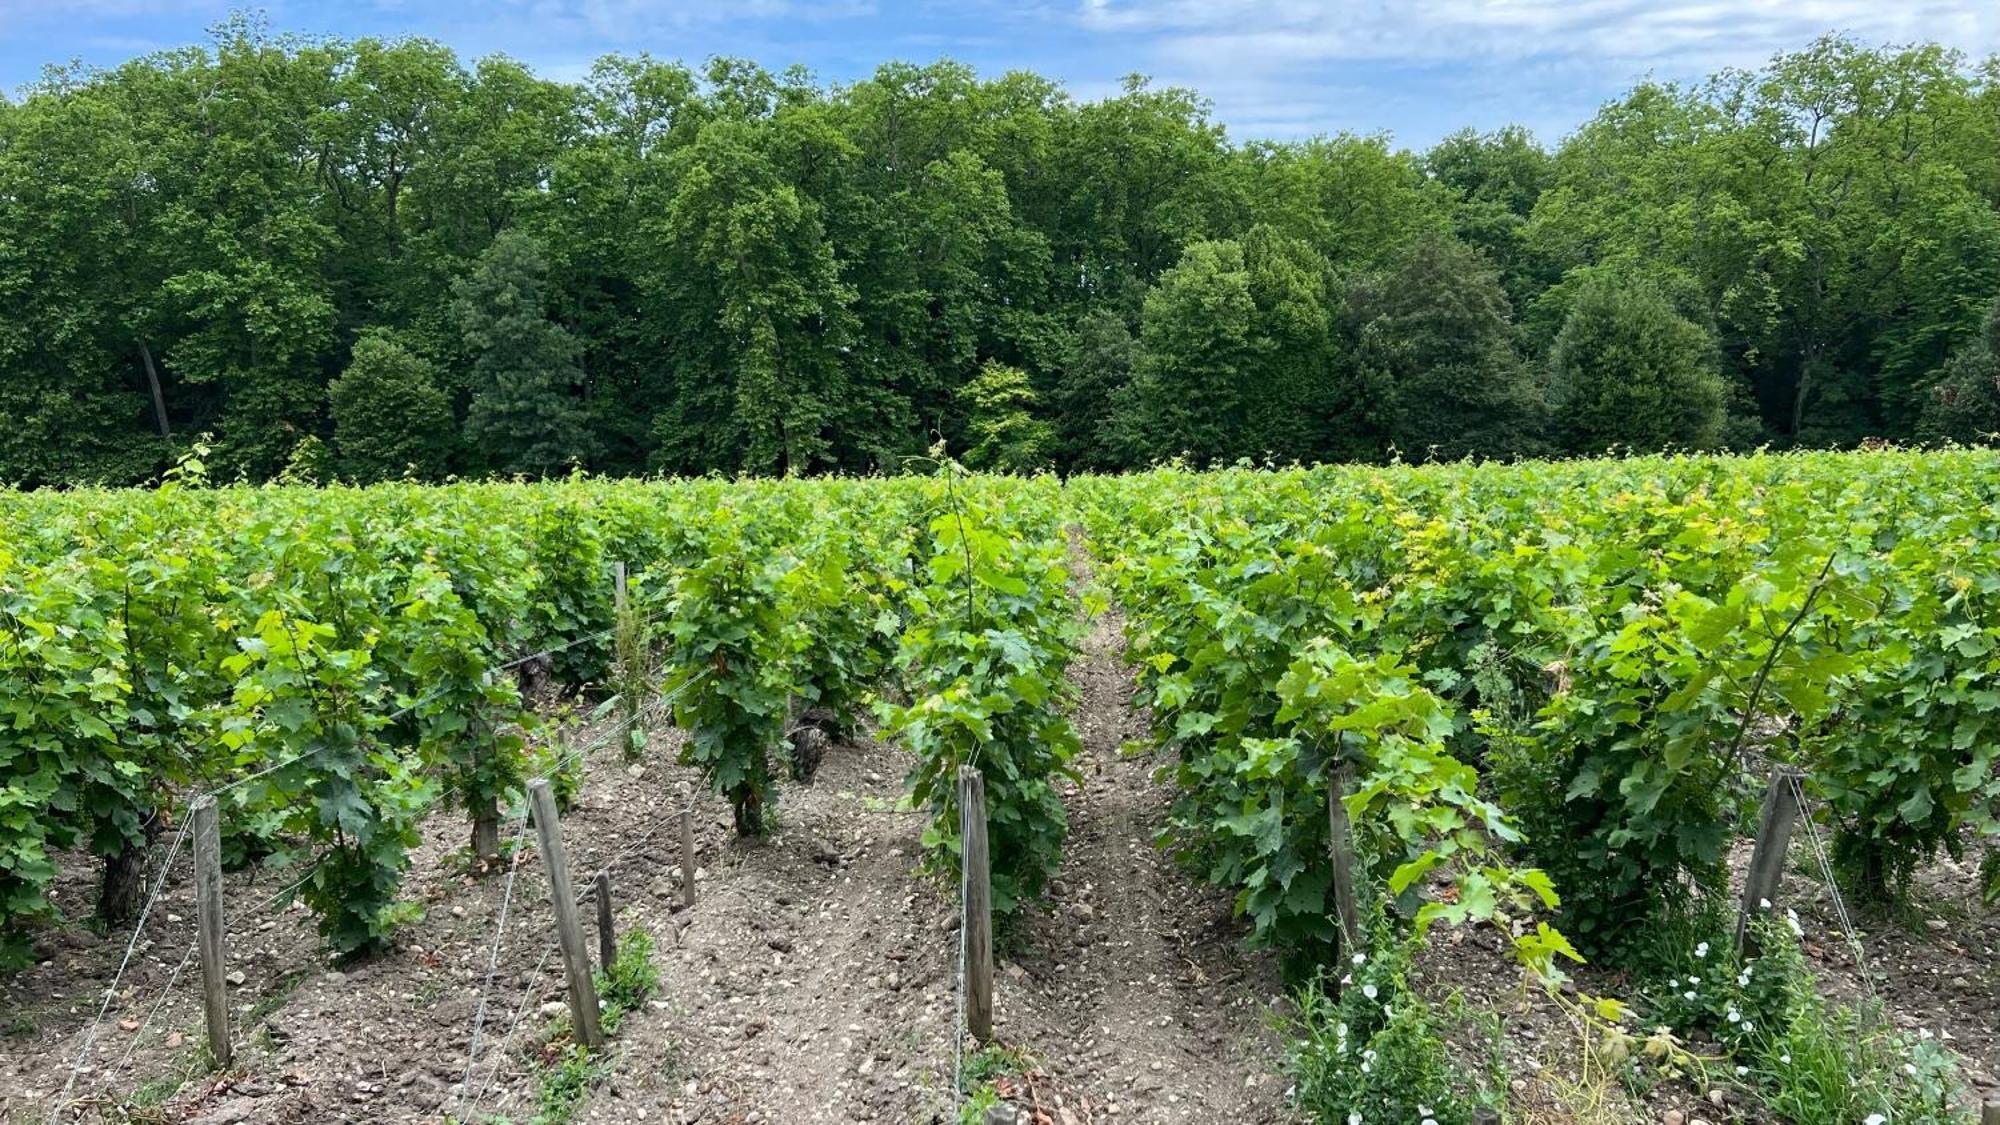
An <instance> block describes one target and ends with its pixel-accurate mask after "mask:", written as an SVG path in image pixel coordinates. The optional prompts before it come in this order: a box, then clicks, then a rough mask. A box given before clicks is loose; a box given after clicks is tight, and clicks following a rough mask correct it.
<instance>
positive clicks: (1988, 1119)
mask: <svg viewBox="0 0 2000 1125" xmlns="http://www.w3.org/2000/svg"><path fill="white" fill-rule="evenodd" d="M1979 1125H2000V1102H1987V1103H1986V1104H1985V1105H1983V1106H1981V1107H1980V1108H1979Z"/></svg>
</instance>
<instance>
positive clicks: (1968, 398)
mask: <svg viewBox="0 0 2000 1125" xmlns="http://www.w3.org/2000/svg"><path fill="white" fill-rule="evenodd" d="M1996 433H2000V301H1995V302H1994V304H1993V307H1992V308H1991V309H1989V310H1988V311H1987V313H1986V324H1985V332H1984V333H1983V334H1982V336H1981V337H1980V338H1979V339H1977V340H1974V341H1971V342H1969V343H1967V344H1965V345H1963V346H1961V347H1960V349H1959V350H1958V351H1957V352H1955V353H1954V354H1953V355H1952V357H1951V360H1950V361H1949V362H1947V363H1946V364H1945V365H1944V368H1943V369H1942V370H1941V371H1940V372H1939V373H1938V376H1937V379H1936V381H1934V382H1933V383H1931V385H1930V386H1929V387H1928V388H1927V389H1926V390H1925V392H1924V395H1923V406H1922V413H1921V414H1920V416H1919V417H1918V419H1917V436H1919V437H1922V438H1924V439H1926V440H1930V441H1958V442H1990V441H1992V440H1993V435H1994V434H1996Z"/></svg>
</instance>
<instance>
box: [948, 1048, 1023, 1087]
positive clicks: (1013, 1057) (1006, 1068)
mask: <svg viewBox="0 0 2000 1125" xmlns="http://www.w3.org/2000/svg"><path fill="white" fill-rule="evenodd" d="M1033 1065H1034V1060H1033V1059H1031V1058H1029V1057H1028V1055H1027V1054H1026V1053H1025V1052H1023V1051H1021V1050H1020V1049H1019V1048H1015V1047H1003V1046H1001V1045H1000V1044H998V1043H991V1044H988V1045H987V1046H985V1047H982V1048H980V1049H979V1050H977V1051H974V1052H973V1053H972V1054H970V1055H967V1056H966V1057H965V1061H964V1062H963V1063H962V1064H961V1065H960V1066H959V1085H960V1087H961V1088H962V1089H964V1090H965V1091H966V1092H967V1093H970V1092H972V1091H973V1090H974V1089H976V1088H978V1087H980V1086H984V1085H989V1084H991V1083H992V1081H993V1080H994V1079H995V1078H1007V1077H1011V1076H1013V1075H1017V1074H1025V1073H1027V1071H1028V1068H1029V1067H1031V1066H1033Z"/></svg>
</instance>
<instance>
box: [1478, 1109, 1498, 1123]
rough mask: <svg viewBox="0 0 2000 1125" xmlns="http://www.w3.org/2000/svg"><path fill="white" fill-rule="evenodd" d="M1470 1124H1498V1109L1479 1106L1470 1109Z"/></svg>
mask: <svg viewBox="0 0 2000 1125" xmlns="http://www.w3.org/2000/svg"><path fill="white" fill-rule="evenodd" d="M1472 1125H1500V1111H1499V1110H1497V1109H1488V1108H1486V1107H1485V1106H1480V1107H1479V1108H1478V1109H1475V1110H1473V1111H1472Z"/></svg>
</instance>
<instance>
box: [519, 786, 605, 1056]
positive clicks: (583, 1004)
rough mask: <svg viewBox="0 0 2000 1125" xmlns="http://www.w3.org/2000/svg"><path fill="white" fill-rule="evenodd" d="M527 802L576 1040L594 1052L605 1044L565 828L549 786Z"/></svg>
mask: <svg viewBox="0 0 2000 1125" xmlns="http://www.w3.org/2000/svg"><path fill="white" fill-rule="evenodd" d="M528 800H529V802H530V804H532V805H533V806H534V810H535V839H536V842H537V843H539V844H540V845H541V850H542V863H543V864H544V865H546V866H547V867H548V869H549V892H550V899H551V901H552V902H553V903H554V905H555V908H556V939H557V941H559V942H560V943H561V944H562V954H563V969H564V972H565V975H566V976H568V978H569V1011H570V1017H571V1020H570V1022H571V1025H572V1026H573V1027H574V1028H575V1029H576V1040H577V1042H579V1043H581V1044H583V1045H584V1046H585V1047H588V1048H590V1049H591V1050H596V1049H597V1048H598V1047H601V1046H603V1045H604V1032H603V1031H602V1030H600V1029H599V1028H598V1025H597V989H596V987H595V986H594V985H592V984H591V980H590V951H589V950H588V949H586V948H585V947H584V944H583V926H582V925H581V924H580V923H578V921H577V917H576V892H575V891H574V890H572V889H571V888H570V881H569V858H568V857H567V856H565V855H564V854H563V843H562V826H561V825H560V824H559V823H558V822H557V821H556V798H555V794H553V793H551V792H549V783H548V782H547V781H546V780H543V779H537V780H534V781H531V782H529V783H528Z"/></svg>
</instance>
